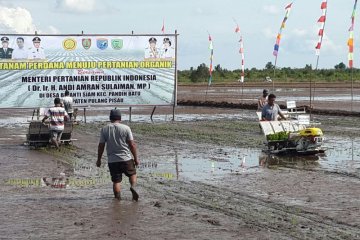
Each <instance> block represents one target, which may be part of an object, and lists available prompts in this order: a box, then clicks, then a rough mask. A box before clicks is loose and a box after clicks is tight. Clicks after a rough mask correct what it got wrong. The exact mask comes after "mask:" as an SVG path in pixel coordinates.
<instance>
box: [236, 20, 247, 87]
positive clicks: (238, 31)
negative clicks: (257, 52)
mask: <svg viewBox="0 0 360 240" xmlns="http://www.w3.org/2000/svg"><path fill="white" fill-rule="evenodd" d="M235 33H239V34H240V40H239V42H240V50H239V53H240V54H241V77H240V79H239V81H240V82H244V78H245V63H244V61H245V56H244V42H243V37H242V34H241V32H240V27H239V25H238V24H236V28H235Z"/></svg>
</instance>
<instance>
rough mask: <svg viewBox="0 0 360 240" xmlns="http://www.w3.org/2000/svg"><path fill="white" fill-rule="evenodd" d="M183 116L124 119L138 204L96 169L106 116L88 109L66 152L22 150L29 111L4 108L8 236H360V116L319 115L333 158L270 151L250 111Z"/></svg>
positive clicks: (0, 234)
mask: <svg viewBox="0 0 360 240" xmlns="http://www.w3.org/2000/svg"><path fill="white" fill-rule="evenodd" d="M189 100H190V99H189ZM176 111H177V114H178V116H177V118H179V119H181V121H176V122H172V121H171V109H170V110H169V109H166V108H158V109H157V111H156V112H157V113H158V114H159V115H161V117H159V118H157V119H156V121H155V122H154V123H151V121H150V119H149V117H148V116H146V115H147V113H148V112H151V109H146V110H137V109H134V110H133V114H134V115H133V121H132V122H128V121H127V120H128V118H129V115H128V112H126V111H125V114H124V116H125V119H126V124H129V125H130V126H131V128H132V129H133V132H134V135H135V139H136V141H137V144H138V148H139V157H140V160H141V162H142V163H141V165H140V167H139V168H138V175H139V179H138V182H139V184H138V188H137V189H138V191H139V193H140V200H139V202H132V201H131V193H130V191H129V187H130V186H129V183H128V181H127V180H124V183H123V188H122V199H123V200H122V201H120V202H119V201H116V200H114V199H113V196H112V189H111V187H112V184H111V182H110V178H109V174H108V170H107V167H106V165H104V164H103V166H102V167H101V168H96V167H95V161H96V156H97V155H96V154H97V153H96V151H97V143H98V134H99V129H100V127H101V126H103V125H104V124H105V122H104V121H105V120H106V119H107V115H106V114H107V112H108V111H107V110H106V109H105V110H96V111H95V110H94V111H89V112H88V113H89V116H93V117H94V121H88V123H86V124H85V123H84V122H83V121H80V122H79V124H78V125H76V126H75V129H74V136H73V137H74V138H76V139H77V140H76V141H74V143H73V145H70V146H63V147H62V149H61V151H60V152H59V151H57V150H55V149H54V148H51V147H45V148H40V149H36V150H35V149H31V148H29V147H28V146H26V145H24V141H25V135H26V132H27V127H28V125H27V124H26V121H22V120H19V118H21V119H24V118H28V117H27V115H29V116H31V111H29V110H11V111H10V110H1V112H2V114H3V113H6V114H7V117H2V122H1V124H0V150H1V160H0V176H1V177H0V178H1V179H0V191H1V195H0V202H1V205H0V211H1V213H2V214H0V221H1V225H0V238H1V239H96V238H101V239H359V238H360V230H359V229H360V200H359V196H360V153H359V149H360V148H359V145H358V142H359V141H358V140H359V138H360V133H359V131H358V129H359V127H360V123H359V121H357V120H358V119H357V117H352V116H347V117H346V118H344V117H341V116H331V115H314V118H315V119H316V120H318V121H320V122H321V123H322V124H321V128H322V129H323V131H324V133H325V136H326V138H327V147H328V148H329V149H328V151H327V152H326V153H325V155H319V156H313V157H302V158H295V157H288V158H278V157H271V156H267V155H263V154H261V149H262V142H263V140H264V139H263V136H262V134H261V133H260V130H259V127H258V123H257V120H256V115H255V114H254V113H253V110H252V109H250V110H242V109H237V108H220V109H219V108H213V107H212V108H209V107H190V106H189V107H187V106H182V107H181V106H180V107H178V108H177V109H176ZM138 114H143V115H144V118H142V117H141V118H137V115H138ZM216 115H220V117H218V118H216V117H214V116H216ZM2 116H4V115H2ZM24 116H25V117H24ZM145 116H146V117H145ZM14 119H15V120H14ZM97 119H100V120H99V121H100V122H99V121H98V120H97ZM137 119H139V121H135V120H137ZM104 160H105V159H104Z"/></svg>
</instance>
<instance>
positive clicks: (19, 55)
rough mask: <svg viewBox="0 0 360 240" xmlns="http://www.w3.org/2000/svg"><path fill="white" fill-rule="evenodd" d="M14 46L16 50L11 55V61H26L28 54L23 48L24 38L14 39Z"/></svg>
mask: <svg viewBox="0 0 360 240" xmlns="http://www.w3.org/2000/svg"><path fill="white" fill-rule="evenodd" d="M16 44H17V45H18V48H15V49H14V51H13V54H12V57H11V58H12V59H27V57H28V53H27V51H26V50H25V47H24V38H23V37H18V38H16Z"/></svg>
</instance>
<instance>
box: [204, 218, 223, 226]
mask: <svg viewBox="0 0 360 240" xmlns="http://www.w3.org/2000/svg"><path fill="white" fill-rule="evenodd" d="M207 222H208V223H210V224H212V225H214V226H221V224H220V222H219V221H218V220H215V219H208V220H207Z"/></svg>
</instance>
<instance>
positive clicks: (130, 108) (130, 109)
mask: <svg viewBox="0 0 360 240" xmlns="http://www.w3.org/2000/svg"><path fill="white" fill-rule="evenodd" d="M131 111H132V107H129V122H131Z"/></svg>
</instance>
